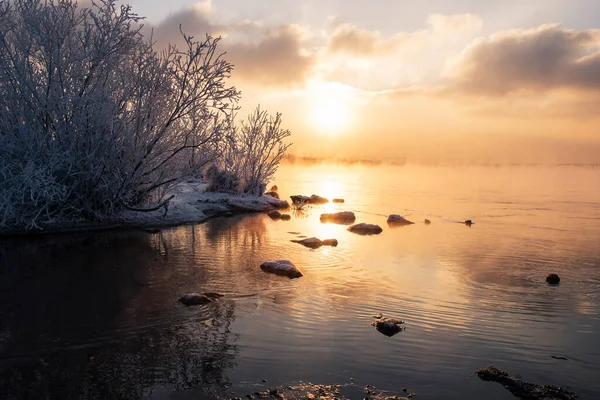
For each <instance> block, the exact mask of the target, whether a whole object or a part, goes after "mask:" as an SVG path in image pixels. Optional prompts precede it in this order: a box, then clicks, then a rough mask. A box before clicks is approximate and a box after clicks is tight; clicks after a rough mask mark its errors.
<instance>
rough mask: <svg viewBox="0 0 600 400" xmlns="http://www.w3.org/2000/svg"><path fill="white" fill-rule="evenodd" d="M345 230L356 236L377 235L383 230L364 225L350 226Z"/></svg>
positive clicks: (371, 225) (376, 226)
mask: <svg viewBox="0 0 600 400" xmlns="http://www.w3.org/2000/svg"><path fill="white" fill-rule="evenodd" d="M347 230H348V231H349V232H352V233H356V234H357V235H379V234H380V233H381V232H383V229H381V227H380V226H379V225H374V224H365V223H361V224H356V225H352V226H351V227H349V228H348V229H347Z"/></svg>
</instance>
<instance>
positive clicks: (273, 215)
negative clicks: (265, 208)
mask: <svg viewBox="0 0 600 400" xmlns="http://www.w3.org/2000/svg"><path fill="white" fill-rule="evenodd" d="M267 215H268V216H269V217H271V219H279V218H281V213H280V212H279V211H277V210H273V211H271V212H270V213H268V214H267Z"/></svg>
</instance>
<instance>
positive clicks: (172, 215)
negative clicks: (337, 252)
mask: <svg viewBox="0 0 600 400" xmlns="http://www.w3.org/2000/svg"><path fill="white" fill-rule="evenodd" d="M206 186H207V185H206V183H204V182H201V181H192V180H190V181H187V182H183V183H180V184H179V185H177V186H176V187H175V188H174V190H173V192H172V195H173V196H174V197H173V198H172V199H171V200H170V201H169V203H168V207H167V208H166V209H165V208H164V207H161V208H160V209H158V210H154V211H132V210H125V211H122V212H120V213H119V214H118V215H116V216H115V217H113V218H109V219H105V220H103V221H99V222H91V221H87V220H80V221H69V222H66V223H65V222H57V223H55V224H52V225H47V226H44V228H43V229H39V230H28V231H24V230H22V229H19V228H2V229H0V236H14V235H39V234H52V233H74V232H86V231H95V230H109V229H159V228H165V227H171V226H178V225H185V224H197V223H202V222H205V221H206V220H208V219H210V218H214V217H219V216H227V215H233V214H242V213H254V212H264V211H271V210H281V209H285V208H288V207H289V203H288V202H287V201H285V200H279V199H276V198H274V197H271V196H243V195H234V194H228V193H213V192H206Z"/></svg>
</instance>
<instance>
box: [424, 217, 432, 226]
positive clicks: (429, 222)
mask: <svg viewBox="0 0 600 400" xmlns="http://www.w3.org/2000/svg"><path fill="white" fill-rule="evenodd" d="M423 223H424V224H425V225H429V224H431V221H430V220H428V219H427V218H425V221H423Z"/></svg>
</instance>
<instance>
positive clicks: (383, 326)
mask: <svg viewBox="0 0 600 400" xmlns="http://www.w3.org/2000/svg"><path fill="white" fill-rule="evenodd" d="M402 324H404V321H401V320H399V319H393V318H379V319H377V321H374V322H373V323H372V324H371V325H372V326H374V327H375V329H377V331H378V332H379V333H381V334H383V335H385V336H394V335H395V334H397V333H399V332H402V331H403V330H404V328H403V327H401V326H400V325H402Z"/></svg>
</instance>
